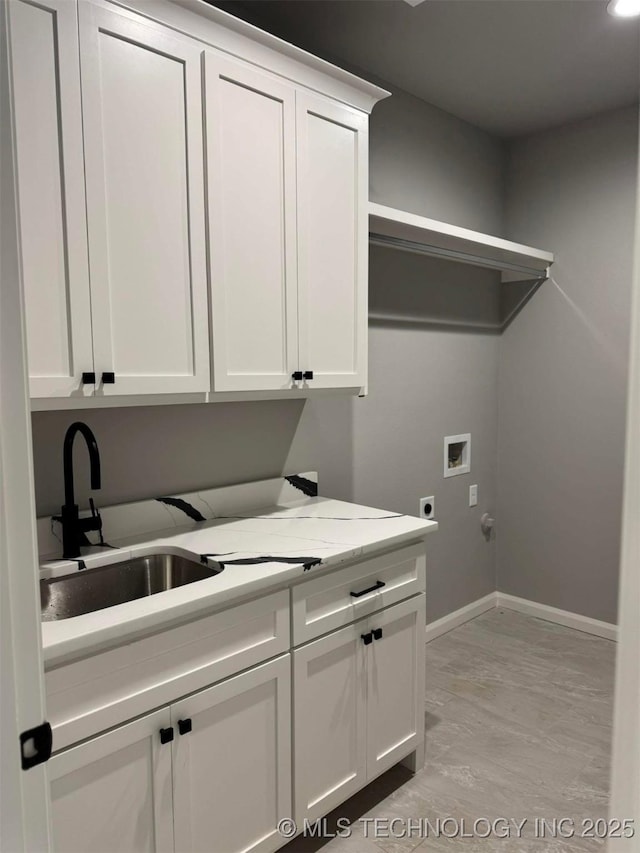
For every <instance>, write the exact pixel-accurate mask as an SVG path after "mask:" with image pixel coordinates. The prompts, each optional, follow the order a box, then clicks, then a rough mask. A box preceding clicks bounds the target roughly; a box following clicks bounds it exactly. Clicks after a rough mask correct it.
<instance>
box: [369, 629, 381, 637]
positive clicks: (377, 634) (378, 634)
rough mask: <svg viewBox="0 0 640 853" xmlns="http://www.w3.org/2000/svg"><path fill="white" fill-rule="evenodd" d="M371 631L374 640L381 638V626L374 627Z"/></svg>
mask: <svg viewBox="0 0 640 853" xmlns="http://www.w3.org/2000/svg"><path fill="white" fill-rule="evenodd" d="M371 633H372V634H373V639H374V640H381V639H382V628H374V629H373V631H372V632H371Z"/></svg>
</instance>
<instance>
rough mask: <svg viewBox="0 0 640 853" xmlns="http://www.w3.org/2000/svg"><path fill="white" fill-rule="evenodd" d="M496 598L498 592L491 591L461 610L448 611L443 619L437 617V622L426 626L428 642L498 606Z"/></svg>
mask: <svg viewBox="0 0 640 853" xmlns="http://www.w3.org/2000/svg"><path fill="white" fill-rule="evenodd" d="M496 598H497V593H495V592H490V593H489V595H485V596H484V598H479V599H477V601H472V602H471V604H465V606H464V607H461V608H460V609H459V610H454V611H453V613H448V614H447V615H446V616H443V617H442V618H441V619H436V621H435V622H430V623H429V624H428V625H427V628H426V640H425V642H427V643H428V642H430V640H435V638H436V637H440V636H441V635H442V634H446V633H447V632H448V631H452V630H453V629H454V628H457V627H458V625H464V623H465V622H468V621H469V620H470V619H475V618H476V616H480V614H481V613H486V611H487V610H492V609H493V608H494V607H495V606H496Z"/></svg>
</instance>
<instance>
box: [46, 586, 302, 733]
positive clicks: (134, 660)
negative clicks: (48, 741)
mask: <svg viewBox="0 0 640 853" xmlns="http://www.w3.org/2000/svg"><path fill="white" fill-rule="evenodd" d="M288 649H289V606H288V591H287V590H281V591H280V592H277V593H273V594H272V595H267V596H265V597H264V598H260V599H257V600H256V601H250V602H247V603H246V604H240V605H238V606H237V607H232V608H230V609H228V610H224V611H222V612H220V613H216V614H213V615H209V616H206V617H204V618H201V619H197V620H194V621H193V622H189V623H187V624H185V625H180V626H178V627H175V628H169V629H167V630H165V631H162V632H161V633H157V634H154V635H152V636H148V637H144V638H142V639H140V640H135V641H134V642H132V643H128V644H127V645H123V646H119V647H118V648H115V649H110V650H108V651H105V652H102V653H98V654H95V655H92V656H91V657H88V658H85V659H83V660H80V661H76V662H74V663H70V664H67V665H64V666H61V667H58V668H56V669H52V670H49V671H48V672H46V673H45V690H46V697H47V712H48V715H49V720H50V722H51V725H52V727H53V748H54V750H60V749H62V748H64V747H66V746H68V745H69V744H71V743H75V742H76V741H78V740H81V739H83V738H87V737H90V736H92V735H94V734H96V733H97V732H99V731H103V730H105V729H107V728H110V727H111V726H115V725H118V724H119V723H121V722H123V721H124V720H127V719H131V718H132V717H135V716H137V715H139V714H143V713H146V712H147V711H149V710H150V709H152V708H157V707H159V706H160V705H162V704H166V703H169V702H172V701H173V700H175V698H176V696H180V695H186V694H188V693H192V692H193V691H195V690H199V689H201V688H202V687H205V686H207V685H209V684H213V683H214V682H216V681H220V680H221V679H223V678H227V677H228V676H230V675H234V674H235V673H237V672H240V671H241V670H243V669H246V668H247V667H250V666H253V665H254V664H257V663H261V662H262V661H264V660H267V659H268V658H271V657H274V656H275V655H279V654H281V653H282V652H286V651H288Z"/></svg>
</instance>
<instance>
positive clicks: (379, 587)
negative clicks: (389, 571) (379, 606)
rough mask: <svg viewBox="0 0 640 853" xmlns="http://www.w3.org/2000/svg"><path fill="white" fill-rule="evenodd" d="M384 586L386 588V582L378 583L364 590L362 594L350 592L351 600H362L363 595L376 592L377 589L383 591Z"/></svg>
mask: <svg viewBox="0 0 640 853" xmlns="http://www.w3.org/2000/svg"><path fill="white" fill-rule="evenodd" d="M383 586H386V584H385V582H384V581H376V582H375V583H374V585H373V586H370V587H368V588H367V589H363V590H362V592H350V593H349V595H350V596H351V598H360V596H361V595H366V594H367V593H368V592H375V591H376V590H377V589H382V587H383Z"/></svg>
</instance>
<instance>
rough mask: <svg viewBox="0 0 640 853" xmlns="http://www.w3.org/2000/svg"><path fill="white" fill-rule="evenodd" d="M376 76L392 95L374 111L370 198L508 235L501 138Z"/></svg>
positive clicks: (371, 141) (489, 232) (465, 226)
mask: <svg viewBox="0 0 640 853" xmlns="http://www.w3.org/2000/svg"><path fill="white" fill-rule="evenodd" d="M367 76H370V75H367ZM374 82H379V83H381V85H383V86H384V87H385V88H386V89H387V90H389V91H391V92H392V95H391V97H390V98H386V99H385V100H384V101H380V103H378V104H377V105H376V107H375V109H374V111H373V114H372V118H371V133H370V144H369V149H370V158H371V159H370V171H371V176H370V180H369V186H370V192H369V197H370V199H371V201H375V202H378V203H379V204H387V205H389V207H397V208H399V209H401V210H408V211H410V212H411V213H418V214H421V215H422V216H429V217H431V218H432V219H440V220H441V221H443V222H451V223H453V224H454V225H461V226H463V227H464V228H473V229H475V230H476V231H484V232H485V233H487V234H495V235H497V236H500V235H502V233H503V229H504V218H503V213H504V211H503V200H504V192H503V167H504V147H503V143H501V142H499V141H498V140H496V139H493V138H492V137H491V136H489V135H488V134H487V133H485V132H484V131H482V130H479V129H478V128H476V127H473V125H470V124H467V122H464V121H462V120H461V119H459V118H456V117H455V116H452V115H450V114H449V113H446V112H444V111H443V110H440V109H438V108H437V107H434V106H432V105H431V104H426V103H425V102H424V101H421V100H419V99H418V98H415V97H413V95H409V94H408V93H407V92H403V91H402V90H401V89H395V88H393V87H390V86H389V85H388V84H387V83H384V81H375V80H374Z"/></svg>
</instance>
